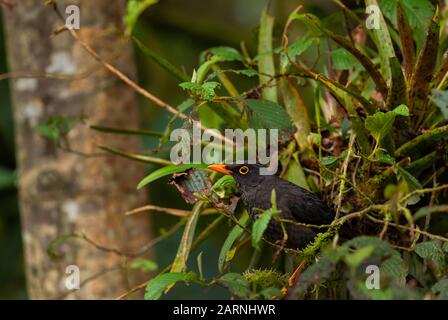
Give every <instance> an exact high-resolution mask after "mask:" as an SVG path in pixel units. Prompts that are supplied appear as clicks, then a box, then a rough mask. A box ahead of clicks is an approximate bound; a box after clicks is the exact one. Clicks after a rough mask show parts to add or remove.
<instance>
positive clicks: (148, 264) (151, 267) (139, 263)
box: [130, 258, 159, 272]
mask: <svg viewBox="0 0 448 320" xmlns="http://www.w3.org/2000/svg"><path fill="white" fill-rule="evenodd" d="M130 267H131V268H132V269H140V270H142V271H143V272H151V271H155V270H157V269H158V268H159V266H158V265H157V263H155V262H154V261H152V260H148V259H144V258H138V259H135V260H133V261H132V262H131V265H130Z"/></svg>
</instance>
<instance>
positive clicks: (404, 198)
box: [399, 184, 448, 202]
mask: <svg viewBox="0 0 448 320" xmlns="http://www.w3.org/2000/svg"><path fill="white" fill-rule="evenodd" d="M444 189H448V184H444V185H441V186H438V187H434V188H426V189H418V190H414V191H412V192H410V193H408V194H407V195H405V196H403V197H402V198H401V199H400V200H399V202H403V201H406V200H407V199H409V198H410V197H413V196H415V195H417V194H421V193H428V192H436V191H440V190H444Z"/></svg>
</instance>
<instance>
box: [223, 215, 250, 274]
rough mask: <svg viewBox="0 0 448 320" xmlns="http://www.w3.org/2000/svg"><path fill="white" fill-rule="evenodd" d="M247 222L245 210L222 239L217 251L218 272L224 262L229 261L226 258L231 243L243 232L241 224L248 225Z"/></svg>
mask: <svg viewBox="0 0 448 320" xmlns="http://www.w3.org/2000/svg"><path fill="white" fill-rule="evenodd" d="M248 223H249V215H248V214H247V212H244V214H243V216H242V217H241V218H240V220H239V223H238V224H237V225H235V226H234V227H233V228H232V230H231V231H230V233H229V234H228V236H227V238H226V240H225V241H224V243H223V245H222V247H221V251H220V252H219V258H218V269H219V271H220V272H222V271H223V267H224V263H225V262H227V261H229V260H228V259H227V257H228V256H227V254H228V252H229V251H230V250H232V249H231V248H232V246H233V244H234V243H235V242H236V241H237V240H238V239H239V238H240V237H241V235H242V234H243V232H244V229H243V228H242V227H241V226H243V227H245V226H247V225H248ZM240 225H241V226H240Z"/></svg>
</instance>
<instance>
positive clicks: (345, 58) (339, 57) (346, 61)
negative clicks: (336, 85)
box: [331, 48, 360, 70]
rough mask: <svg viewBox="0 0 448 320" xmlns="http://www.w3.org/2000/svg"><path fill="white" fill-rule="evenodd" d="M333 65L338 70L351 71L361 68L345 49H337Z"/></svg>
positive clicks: (333, 54) (333, 53)
mask: <svg viewBox="0 0 448 320" xmlns="http://www.w3.org/2000/svg"><path fill="white" fill-rule="evenodd" d="M331 56H332V58H333V65H334V68H335V69H336V70H349V69H351V68H353V67H355V66H359V65H360V64H359V62H358V60H357V59H356V58H355V57H354V56H353V55H352V54H351V53H350V52H348V51H347V50H345V49H343V48H338V49H335V50H334V51H333V52H332V55H331Z"/></svg>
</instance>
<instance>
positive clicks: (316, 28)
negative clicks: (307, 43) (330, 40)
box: [290, 12, 322, 38]
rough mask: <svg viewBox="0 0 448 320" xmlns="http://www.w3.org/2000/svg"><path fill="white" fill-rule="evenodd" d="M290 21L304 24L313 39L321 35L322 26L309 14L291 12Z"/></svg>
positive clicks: (315, 17) (316, 18)
mask: <svg viewBox="0 0 448 320" xmlns="http://www.w3.org/2000/svg"><path fill="white" fill-rule="evenodd" d="M290 19H291V20H298V21H301V22H303V23H304V24H305V26H306V27H307V28H308V30H309V31H310V32H311V34H312V35H313V36H314V37H315V38H319V37H320V36H321V35H322V30H321V29H322V25H321V22H320V20H319V18H318V17H317V16H315V15H313V14H311V13H296V12H293V13H292V14H291V15H290Z"/></svg>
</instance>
